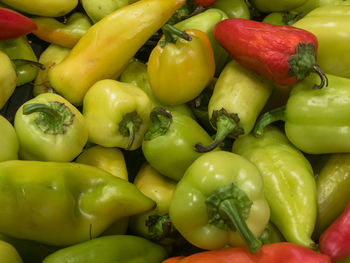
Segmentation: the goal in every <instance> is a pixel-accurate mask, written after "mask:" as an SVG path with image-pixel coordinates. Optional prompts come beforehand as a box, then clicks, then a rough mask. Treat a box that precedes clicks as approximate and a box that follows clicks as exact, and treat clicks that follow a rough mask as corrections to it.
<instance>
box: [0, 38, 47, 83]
mask: <svg viewBox="0 0 350 263" xmlns="http://www.w3.org/2000/svg"><path fill="white" fill-rule="evenodd" d="M0 50H2V51H3V52H5V53H6V54H7V55H8V56H9V58H10V59H11V60H12V62H13V63H14V65H15V70H16V74H17V82H16V86H21V85H24V84H26V83H29V82H31V81H33V80H34V79H35V78H36V76H37V74H38V70H39V68H41V69H42V65H41V64H38V63H37V62H38V59H37V57H36V55H35V53H34V51H33V48H32V47H31V45H30V44H29V41H28V39H27V37H26V36H22V37H19V38H15V39H8V40H2V41H0Z"/></svg>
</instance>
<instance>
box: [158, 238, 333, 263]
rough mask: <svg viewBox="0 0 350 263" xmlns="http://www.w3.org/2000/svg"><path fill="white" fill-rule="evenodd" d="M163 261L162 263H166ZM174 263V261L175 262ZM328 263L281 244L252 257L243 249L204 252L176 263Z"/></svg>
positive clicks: (314, 254)
mask: <svg viewBox="0 0 350 263" xmlns="http://www.w3.org/2000/svg"><path fill="white" fill-rule="evenodd" d="M166 262H167V261H163V262H162V263H166ZM175 262H176V261H175ZM298 262H304V263H330V262H331V260H330V258H329V257H328V256H326V255H323V254H320V253H317V252H315V251H313V250H311V249H307V248H305V247H302V246H299V245H296V244H293V243H287V242H281V243H274V244H269V245H264V246H262V248H261V250H260V251H259V252H258V253H256V254H255V255H252V254H251V253H249V251H248V250H247V249H246V248H245V247H233V248H226V249H221V250H214V251H204V252H200V253H196V254H193V255H190V256H187V257H185V258H183V259H180V260H179V261H177V263H298Z"/></svg>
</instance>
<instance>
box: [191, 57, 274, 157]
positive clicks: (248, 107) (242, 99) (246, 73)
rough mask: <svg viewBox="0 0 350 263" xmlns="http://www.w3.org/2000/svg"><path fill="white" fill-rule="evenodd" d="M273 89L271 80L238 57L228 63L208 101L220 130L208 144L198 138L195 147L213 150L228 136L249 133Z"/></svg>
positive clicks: (206, 150) (210, 116) (236, 136)
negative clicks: (244, 64)
mask: <svg viewBox="0 0 350 263" xmlns="http://www.w3.org/2000/svg"><path fill="white" fill-rule="evenodd" d="M272 89H273V85H272V84H271V83H270V82H269V81H268V80H266V79H264V78H263V77H261V76H260V75H259V74H257V73H255V72H253V71H251V70H249V69H247V68H245V67H243V66H241V65H240V64H238V63H237V62H236V61H234V60H231V61H230V62H229V63H228V64H226V66H225V68H224V70H223V71H222V72H221V74H220V76H219V78H218V80H217V82H216V84H215V87H214V91H213V95H212V96H211V98H210V100H209V105H208V114H209V120H210V123H211V124H212V126H213V127H214V128H215V129H216V130H217V132H216V136H215V141H214V142H213V143H212V144H211V145H205V144H204V143H203V142H201V141H200V140H198V141H199V143H197V144H196V145H195V149H196V151H198V152H208V151H211V150H212V149H214V148H215V147H217V146H218V145H219V144H220V143H221V142H222V141H223V140H224V139H225V138H226V137H227V136H229V137H231V138H238V137H239V136H243V135H246V134H249V133H250V131H251V130H252V129H253V127H254V124H255V121H256V119H257V118H258V116H259V114H260V112H261V110H262V109H263V107H264V106H265V103H266V102H267V99H268V98H269V96H270V94H271V91H272Z"/></svg>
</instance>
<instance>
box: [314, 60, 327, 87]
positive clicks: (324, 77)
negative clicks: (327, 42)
mask: <svg viewBox="0 0 350 263" xmlns="http://www.w3.org/2000/svg"><path fill="white" fill-rule="evenodd" d="M312 72H315V73H316V74H317V75H319V76H320V79H321V83H320V84H319V85H316V84H314V86H313V89H321V88H322V87H323V86H324V85H325V84H326V87H327V86H328V78H327V75H326V74H324V72H323V71H322V70H321V68H320V67H319V66H318V65H317V64H315V65H313V66H312Z"/></svg>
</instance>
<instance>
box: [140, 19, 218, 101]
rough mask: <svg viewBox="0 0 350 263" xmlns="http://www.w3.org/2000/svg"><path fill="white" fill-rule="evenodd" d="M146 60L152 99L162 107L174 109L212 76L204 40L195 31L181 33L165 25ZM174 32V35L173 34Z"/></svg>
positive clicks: (210, 54) (211, 56)
mask: <svg viewBox="0 0 350 263" xmlns="http://www.w3.org/2000/svg"><path fill="white" fill-rule="evenodd" d="M163 31H164V34H165V37H163V38H162V39H160V41H159V42H158V44H157V46H156V47H155V48H154V49H153V50H152V52H151V54H150V56H149V59H148V68H147V71H148V77H149V82H150V84H151V88H152V91H153V94H154V96H155V97H156V98H157V99H158V100H159V101H160V102H161V103H164V104H168V105H178V104H183V103H186V102H189V101H191V100H193V99H194V98H195V97H197V96H198V95H199V94H200V93H201V91H202V90H203V89H204V88H205V87H206V86H207V85H208V84H209V83H210V82H211V80H212V79H213V77H214V73H215V60H214V53H213V49H212V47H211V44H210V40H209V38H208V36H207V35H206V34H205V33H204V32H202V31H200V30H196V29H189V30H185V31H184V32H185V36H186V39H184V36H179V35H180V34H183V32H182V31H180V30H177V29H176V28H174V27H172V26H170V25H166V26H165V27H163ZM174 32H176V33H174Z"/></svg>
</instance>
